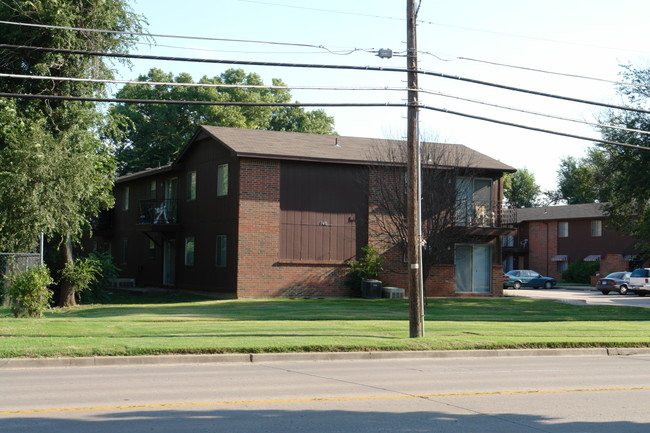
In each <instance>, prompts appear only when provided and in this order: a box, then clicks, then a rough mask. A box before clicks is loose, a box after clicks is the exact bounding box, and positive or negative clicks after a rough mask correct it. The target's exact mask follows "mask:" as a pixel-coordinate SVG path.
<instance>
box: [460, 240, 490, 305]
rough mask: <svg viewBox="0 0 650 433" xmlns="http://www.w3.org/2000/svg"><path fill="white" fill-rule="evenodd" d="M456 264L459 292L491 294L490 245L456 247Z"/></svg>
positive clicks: (462, 245)
mask: <svg viewBox="0 0 650 433" xmlns="http://www.w3.org/2000/svg"><path fill="white" fill-rule="evenodd" d="M454 264H455V266H456V291H457V292H474V293H489V292H490V281H491V280H492V272H491V266H490V264H491V254H490V246H489V245H483V244H474V245H472V244H459V245H456V251H455V258H454Z"/></svg>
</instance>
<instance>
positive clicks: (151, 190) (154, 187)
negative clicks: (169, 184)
mask: <svg viewBox="0 0 650 433" xmlns="http://www.w3.org/2000/svg"><path fill="white" fill-rule="evenodd" d="M156 190H157V183H156V181H155V180H152V181H151V185H150V186H149V198H150V199H155V198H156V197H157V191H156Z"/></svg>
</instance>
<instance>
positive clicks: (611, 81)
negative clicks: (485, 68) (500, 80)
mask: <svg viewBox="0 0 650 433" xmlns="http://www.w3.org/2000/svg"><path fill="white" fill-rule="evenodd" d="M418 53H420V54H424V55H429V56H433V57H435V58H436V59H438V60H440V61H443V62H453V61H455V60H466V61H469V62H476V63H483V64H486V65H492V66H500V67H504V68H511V69H519V70H523V71H530V72H539V73H541V74H549V75H557V76H560V77H568V78H579V79H583V80H590V81H598V82H601V83H608V84H616V85H618V86H628V87H646V88H648V87H650V85H647V84H637V83H626V82H624V81H616V80H608V79H605V78H597V77H589V76H586V75H578V74H569V73H566V72H557V71H547V70H544V69H538V68H531V67H527V66H519V65H510V64H507V63H499V62H492V61H489V60H480V59H473V58H471V57H454V58H452V59H445V58H443V57H440V56H438V55H437V54H434V53H430V52H427V51H418Z"/></svg>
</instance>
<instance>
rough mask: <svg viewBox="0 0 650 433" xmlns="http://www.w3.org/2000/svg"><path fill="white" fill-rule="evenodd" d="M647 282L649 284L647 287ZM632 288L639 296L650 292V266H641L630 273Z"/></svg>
mask: <svg viewBox="0 0 650 433" xmlns="http://www.w3.org/2000/svg"><path fill="white" fill-rule="evenodd" d="M646 284H648V286H647V287H646ZM630 290H634V291H635V292H636V294H637V295H639V296H645V295H647V294H648V293H650V268H639V269H635V270H633V271H632V273H631V274H630Z"/></svg>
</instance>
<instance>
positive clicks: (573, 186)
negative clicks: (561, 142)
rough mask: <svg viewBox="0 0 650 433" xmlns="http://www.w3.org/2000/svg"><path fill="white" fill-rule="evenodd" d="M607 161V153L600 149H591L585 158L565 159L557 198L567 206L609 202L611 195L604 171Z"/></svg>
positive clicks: (559, 173) (561, 167) (562, 164)
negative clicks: (606, 186)
mask: <svg viewBox="0 0 650 433" xmlns="http://www.w3.org/2000/svg"><path fill="white" fill-rule="evenodd" d="M607 159H608V156H607V153H606V152H604V151H603V150H602V149H599V148H591V149H589V151H588V152H587V155H586V156H585V157H584V158H575V157H572V156H568V157H566V158H563V159H562V161H561V162H560V168H559V169H558V171H557V174H558V178H557V182H558V190H557V192H556V195H557V198H558V199H559V200H563V201H565V202H566V203H567V204H582V203H595V202H604V201H607V200H608V199H609V194H608V191H607V188H605V185H606V181H607V179H606V176H605V171H604V170H603V167H604V166H605V165H606V163H607Z"/></svg>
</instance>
